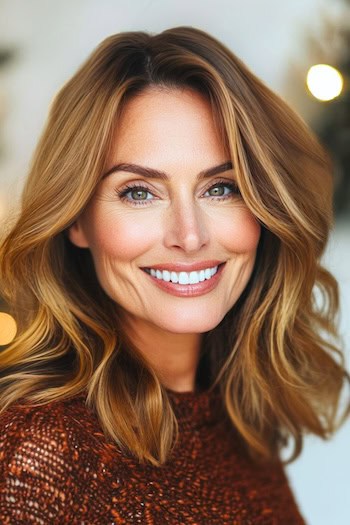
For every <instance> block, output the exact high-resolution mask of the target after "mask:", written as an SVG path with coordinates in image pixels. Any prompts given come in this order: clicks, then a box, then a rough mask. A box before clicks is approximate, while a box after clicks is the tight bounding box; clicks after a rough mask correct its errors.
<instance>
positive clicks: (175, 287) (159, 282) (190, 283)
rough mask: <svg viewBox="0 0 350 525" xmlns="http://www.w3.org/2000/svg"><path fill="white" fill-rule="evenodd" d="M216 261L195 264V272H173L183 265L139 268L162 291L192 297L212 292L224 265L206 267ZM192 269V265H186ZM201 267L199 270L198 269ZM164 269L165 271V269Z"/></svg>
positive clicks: (220, 263)
mask: <svg viewBox="0 0 350 525" xmlns="http://www.w3.org/2000/svg"><path fill="white" fill-rule="evenodd" d="M208 262H209V264H213V262H217V261H205V264H203V263H201V264H200V265H199V264H198V263H197V264H196V267H197V270H191V271H175V270H174V268H179V266H180V267H181V268H183V267H184V265H175V264H173V265H168V264H167V265H157V266H152V267H151V268H141V269H142V270H143V271H144V272H145V273H146V274H147V275H149V278H150V279H152V282H153V283H154V284H155V285H156V286H158V287H159V288H161V289H163V290H164V291H166V292H168V293H170V294H172V295H177V296H180V297H183V296H185V297H194V296H197V295H202V294H205V293H208V292H210V291H211V290H213V289H214V288H215V287H216V285H217V283H218V282H219V280H220V277H221V274H222V270H223V267H224V265H225V263H222V262H219V263H218V264H216V265H214V266H207V264H208ZM189 266H192V268H193V267H194V265H193V264H192V265H186V268H189ZM199 266H202V268H201V269H198V268H199ZM165 267H166V268H167V269H165Z"/></svg>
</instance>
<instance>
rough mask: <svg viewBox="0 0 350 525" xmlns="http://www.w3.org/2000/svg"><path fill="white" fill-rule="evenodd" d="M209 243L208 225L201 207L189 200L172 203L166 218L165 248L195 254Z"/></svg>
mask: <svg viewBox="0 0 350 525" xmlns="http://www.w3.org/2000/svg"><path fill="white" fill-rule="evenodd" d="M208 242H209V232H208V228H207V223H206V220H205V215H204V213H203V211H202V210H201V209H200V207H199V206H198V205H197V204H196V203H195V202H194V201H192V200H189V199H188V200H187V199H186V200H183V201H181V202H180V201H177V202H174V203H172V204H171V206H170V208H169V209H168V214H167V216H166V217H165V235H164V244H165V246H166V247H167V248H180V249H182V250H183V251H185V252H187V253H194V252H197V251H199V250H200V249H201V248H202V247H204V246H206V245H207V244H208Z"/></svg>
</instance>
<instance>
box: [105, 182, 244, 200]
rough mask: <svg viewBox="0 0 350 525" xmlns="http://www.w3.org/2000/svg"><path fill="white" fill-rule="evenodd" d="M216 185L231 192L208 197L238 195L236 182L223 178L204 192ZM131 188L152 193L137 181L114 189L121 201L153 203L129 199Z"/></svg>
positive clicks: (222, 198) (217, 198)
mask: <svg viewBox="0 0 350 525" xmlns="http://www.w3.org/2000/svg"><path fill="white" fill-rule="evenodd" d="M217 186H225V187H226V188H229V189H230V190H231V192H232V193H230V194H228V195H222V196H218V197H215V196H213V195H211V196H209V198H210V199H211V200H220V201H223V200H226V199H230V198H232V197H233V196H234V195H240V192H239V189H238V188H237V186H236V184H234V183H232V182H227V181H224V180H222V181H218V182H216V183H215V184H213V185H212V186H209V188H207V189H206V190H205V192H204V193H206V192H207V191H210V190H211V189H212V188H216V187H217ZM133 190H141V191H145V192H147V193H150V194H152V192H151V191H150V190H149V188H147V186H142V185H141V184H137V183H136V184H128V185H127V186H125V187H124V188H121V189H120V190H115V192H116V193H117V195H118V197H119V199H120V200H121V201H127V202H128V203H129V204H131V205H132V206H145V205H148V204H150V203H151V204H153V199H145V200H140V201H137V200H132V199H129V198H128V197H127V194H128V193H129V192H130V191H133ZM152 195H153V194H152Z"/></svg>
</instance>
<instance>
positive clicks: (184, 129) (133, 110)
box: [111, 87, 227, 163]
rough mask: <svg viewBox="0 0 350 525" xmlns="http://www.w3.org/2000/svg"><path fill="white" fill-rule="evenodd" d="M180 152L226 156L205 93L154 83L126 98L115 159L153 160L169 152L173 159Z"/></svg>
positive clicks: (117, 136)
mask: <svg viewBox="0 0 350 525" xmlns="http://www.w3.org/2000/svg"><path fill="white" fill-rule="evenodd" d="M179 152H181V154H182V156H183V160H184V161H185V160H186V158H187V157H188V156H194V155H195V156H200V155H202V156H204V157H217V158H218V159H219V157H225V150H224V146H223V144H222V143H221V141H220V139H219V136H218V133H217V131H216V127H215V123H214V119H213V114H212V109H211V106H210V103H209V102H208V101H207V100H206V98H204V96H203V95H201V94H199V93H197V92H195V91H193V90H191V89H165V88H153V87H152V88H147V89H146V90H145V91H143V92H142V93H140V94H138V95H137V96H135V97H133V98H131V99H130V100H128V101H127V102H126V104H125V106H124V107H123V110H122V112H121V115H120V117H119V119H118V122H117V126H116V133H115V137H114V141H113V148H112V155H111V156H112V159H111V160H113V161H116V160H118V161H123V162H128V161H131V160H132V161H133V162H140V163H141V162H143V161H144V160H148V163H149V162H150V161H151V160H152V159H154V161H157V159H158V160H159V157H160V156H164V155H165V154H166V155H167V157H168V158H169V160H170V157H171V156H172V155H176V156H178V155H179ZM226 156H227V155H226ZM212 160H214V159H212ZM221 160H222V159H221Z"/></svg>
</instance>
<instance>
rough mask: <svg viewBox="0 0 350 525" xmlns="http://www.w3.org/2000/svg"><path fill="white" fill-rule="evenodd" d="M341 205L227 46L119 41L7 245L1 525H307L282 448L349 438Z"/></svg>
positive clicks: (323, 162) (36, 166)
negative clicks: (344, 434)
mask: <svg viewBox="0 0 350 525" xmlns="http://www.w3.org/2000/svg"><path fill="white" fill-rule="evenodd" d="M331 202H332V184H331V175H330V166H329V164H328V160H327V158H326V156H325V153H324V152H323V150H322V148H321V147H320V145H319V144H318V143H317V141H316V139H315V138H314V137H313V135H312V134H311V133H310V131H309V130H308V129H307V128H306V126H305V124H304V123H303V122H302V121H301V120H300V119H299V118H298V117H297V116H296V115H295V114H294V113H293V111H292V110H291V109H290V108H289V107H288V106H287V105H286V104H285V103H284V102H283V101H282V100H281V99H279V97H277V96H276V95H275V94H273V93H272V92H271V91H270V90H269V89H268V88H267V87H266V86H264V85H263V84H262V83H261V81H260V80H258V79H257V78H256V77H255V76H254V75H253V74H252V73H251V72H250V71H249V70H248V69H247V68H246V67H245V66H244V65H243V64H242V63H241V62H240V61H239V60H238V59H237V58H236V57H235V56H234V55H233V54H232V52H231V51H229V50H228V49H226V48H225V47H224V46H223V45H222V44H220V43H219V42H218V41H217V40H215V39H214V38H213V37H211V36H209V35H208V34H206V33H204V32H203V31H200V30H198V29H193V28H187V27H180V28H175V29H169V30H167V31H164V32H162V33H160V34H158V35H148V34H146V33H143V32H129V33H121V34H118V35H114V36H111V37H109V38H107V39H106V40H105V41H104V42H102V44H101V45H100V46H99V47H98V48H97V50H96V51H95V52H94V53H93V54H92V55H91V57H90V58H89V59H88V60H87V62H86V63H85V64H84V65H83V66H82V67H81V68H80V69H79V70H78V72H77V73H76V74H75V75H74V77H73V78H72V79H71V80H70V81H68V82H67V83H66V84H65V86H64V87H63V88H62V90H61V91H60V92H59V93H58V95H57V97H56V99H55V101H54V103H53V105H52V108H51V112H50V115H49V118H48V123H47V126H46V129H45V130H44V133H43V135H42V137H41V140H40V142H39V144H38V147H37V150H36V152H35V155H34V159H33V163H32V167H31V171H30V173H29V176H28V178H27V181H26V184H25V187H24V190H23V194H22V203H21V204H22V206H21V210H20V213H19V216H18V217H16V219H15V221H14V222H13V224H12V225H11V226H10V227H9V229H8V232H7V233H6V235H5V236H4V238H3V240H2V244H1V251H0V272H1V287H2V293H3V294H4V295H5V297H6V299H7V300H8V302H9V304H10V305H11V307H12V311H13V313H14V314H15V316H16V319H17V321H18V333H17V336H16V338H15V340H14V341H13V342H12V343H11V344H10V345H9V346H8V348H6V349H4V350H3V351H2V352H1V354H0V411H1V417H0V430H1V432H0V436H1V437H0V458H1V460H2V463H1V466H0V517H1V520H2V522H4V523H11V524H16V523H29V522H30V523H38V524H39V523H40V524H43V523H50V524H57V525H58V524H62V523H69V524H75V523H76V524H81V523H100V524H104V523H106V524H107V523H108V524H112V523H124V524H127V523H130V524H131V523H150V524H152V523H153V524H159V523H169V524H173V525H175V524H179V523H181V524H182V523H192V524H195V523H197V524H199V523H200V524H207V523H213V524H214V523H218V524H219V523H220V524H232V523H247V524H248V523H254V524H257V525H259V524H285V523H288V524H290V525H292V524H302V523H304V521H303V518H302V516H301V515H300V512H299V510H298V507H297V504H296V502H295V501H294V498H293V495H292V494H291V491H290V489H289V486H288V480H287V478H286V476H285V474H284V470H283V462H282V460H281V454H282V452H283V450H284V446H285V445H287V444H288V443H289V442H292V443H294V449H293V450H292V453H291V457H290V460H293V459H294V458H296V457H297V456H298V454H299V453H300V451H301V448H302V442H303V435H304V433H306V432H311V433H314V434H316V435H318V436H320V437H322V438H326V437H328V436H329V435H330V434H331V433H332V432H334V430H335V429H336V428H337V424H338V422H340V421H341V420H340V418H338V419H337V416H338V415H339V416H340V414H338V410H337V409H338V404H339V398H340V394H341V392H342V387H343V385H344V383H345V380H346V379H347V376H346V372H345V369H344V365H343V361H342V354H341V352H340V350H339V349H338V347H337V345H336V339H334V340H332V337H333V336H334V337H335V336H336V331H335V328H334V324H333V319H334V315H335V313H336V309H337V301H338V292H337V284H336V281H335V280H334V278H333V277H332V276H331V275H330V274H329V273H328V272H327V271H326V270H325V269H324V268H322V266H321V265H320V257H321V255H322V253H323V251H324V248H325V245H326V242H327V238H328V234H329V230H330V227H331V225H332V208H331ZM315 287H319V288H320V290H321V291H322V294H323V297H324V299H325V302H324V304H323V305H320V304H319V302H317V301H316V300H315V295H314V290H315ZM346 411H349V406H347V408H346Z"/></svg>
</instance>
